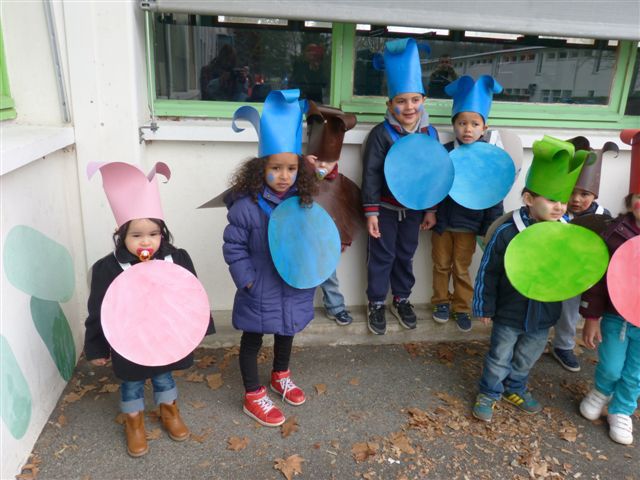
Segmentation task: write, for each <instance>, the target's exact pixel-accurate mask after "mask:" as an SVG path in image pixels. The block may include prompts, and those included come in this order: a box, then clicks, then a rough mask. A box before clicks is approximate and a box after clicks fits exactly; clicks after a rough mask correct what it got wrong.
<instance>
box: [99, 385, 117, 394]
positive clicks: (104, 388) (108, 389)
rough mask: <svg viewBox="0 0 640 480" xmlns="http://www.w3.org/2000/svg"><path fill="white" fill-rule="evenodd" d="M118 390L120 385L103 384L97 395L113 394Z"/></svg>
mask: <svg viewBox="0 0 640 480" xmlns="http://www.w3.org/2000/svg"><path fill="white" fill-rule="evenodd" d="M118 390H120V385H118V384H116V383H105V384H104V385H103V386H102V388H101V389H100V390H99V391H98V393H113V392H117V391H118Z"/></svg>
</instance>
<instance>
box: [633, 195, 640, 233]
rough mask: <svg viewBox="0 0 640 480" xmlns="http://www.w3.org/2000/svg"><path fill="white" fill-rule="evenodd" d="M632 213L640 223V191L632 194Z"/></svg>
mask: <svg viewBox="0 0 640 480" xmlns="http://www.w3.org/2000/svg"><path fill="white" fill-rule="evenodd" d="M631 213H633V216H634V217H635V218H636V223H637V224H638V225H640V193H636V194H634V195H631Z"/></svg>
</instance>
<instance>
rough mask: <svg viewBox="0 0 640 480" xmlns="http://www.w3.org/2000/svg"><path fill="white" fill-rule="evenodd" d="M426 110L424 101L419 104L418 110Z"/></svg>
mask: <svg viewBox="0 0 640 480" xmlns="http://www.w3.org/2000/svg"><path fill="white" fill-rule="evenodd" d="M423 110H424V103H421V104H420V105H418V112H421V111H423Z"/></svg>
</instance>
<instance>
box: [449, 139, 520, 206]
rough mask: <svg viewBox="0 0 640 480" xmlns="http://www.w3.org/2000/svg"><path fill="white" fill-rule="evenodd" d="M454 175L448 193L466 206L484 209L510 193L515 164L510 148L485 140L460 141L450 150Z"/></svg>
mask: <svg viewBox="0 0 640 480" xmlns="http://www.w3.org/2000/svg"><path fill="white" fill-rule="evenodd" d="M449 156H450V157H451V162H452V163H453V168H454V170H455V176H454V178H453V185H452V186H451V191H450V192H449V195H450V196H451V198H453V199H454V200H455V201H456V202H458V203H459V204H460V205H462V206H463V207H467V208H471V209H473V210H482V209H485V208H489V207H492V206H494V205H495V204H496V203H498V202H500V201H501V200H503V199H504V197H506V196H507V194H508V193H509V191H510V190H511V187H512V186H513V182H514V181H515V179H516V168H515V165H514V163H513V160H512V159H511V157H510V156H509V154H508V153H507V152H505V151H504V150H503V149H501V148H500V147H496V146H495V145H490V144H488V143H485V142H474V143H471V144H468V145H460V146H459V147H458V148H455V149H454V150H452V151H451V152H450V153H449Z"/></svg>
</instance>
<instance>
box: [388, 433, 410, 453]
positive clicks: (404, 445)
mask: <svg viewBox="0 0 640 480" xmlns="http://www.w3.org/2000/svg"><path fill="white" fill-rule="evenodd" d="M390 441H391V445H393V446H394V447H395V448H397V449H398V450H400V451H401V452H402V453H408V454H409V455H413V454H414V453H416V451H415V450H414V448H413V447H412V446H411V442H410V441H409V438H408V437H407V435H406V434H405V433H404V432H396V433H392V434H391V438H390Z"/></svg>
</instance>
